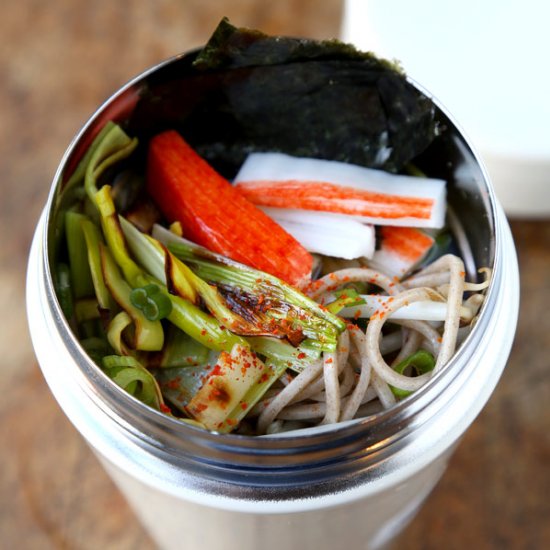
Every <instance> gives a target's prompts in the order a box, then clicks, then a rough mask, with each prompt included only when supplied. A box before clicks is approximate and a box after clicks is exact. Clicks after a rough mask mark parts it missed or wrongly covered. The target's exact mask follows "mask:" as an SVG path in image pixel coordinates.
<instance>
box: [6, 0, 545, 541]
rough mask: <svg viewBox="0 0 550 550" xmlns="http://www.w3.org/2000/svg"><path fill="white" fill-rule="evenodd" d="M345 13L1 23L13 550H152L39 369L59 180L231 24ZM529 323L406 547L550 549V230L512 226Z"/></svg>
mask: <svg viewBox="0 0 550 550" xmlns="http://www.w3.org/2000/svg"><path fill="white" fill-rule="evenodd" d="M340 10H341V1H340V0H328V1H327V0H324V1H323V2H315V1H314V0H302V1H299V0H279V1H278V2H269V3H267V2H261V1H258V0H239V2H230V1H228V0H224V1H220V2H206V1H204V0H200V1H199V0H179V1H178V0H157V1H155V2H141V1H139V0H127V1H124V2H109V1H107V0H96V1H95V2H84V1H83V0H72V1H71V0H52V1H50V2H42V1H41V0H18V1H15V0H8V2H7V3H4V4H3V10H2V17H0V75H1V78H2V86H1V87H0V120H1V124H0V152H1V157H0V159H1V160H0V182H1V183H0V186H1V189H2V192H3V193H2V199H1V200H0V231H1V235H2V238H1V239H0V308H1V311H2V312H3V315H2V324H1V331H0V357H1V361H0V365H1V367H0V368H1V373H2V376H0V395H1V396H2V399H0V441H1V442H2V445H1V447H0V466H1V467H0V533H1V537H0V548H6V549H13V548H15V549H19V548H21V549H25V550H26V549H29V550H34V549H37V550H38V549H40V550H42V549H50V548H51V549H70V550H88V549H90V550H92V549H97V548H109V549H110V548H114V549H117V550H118V549H121V550H126V549H128V550H130V549H137V550H146V549H151V548H153V544H152V543H151V541H150V540H149V539H148V537H147V535H146V534H145V533H144V531H143V529H142V528H141V526H140V525H139V524H138V522H137V521H136V519H135V518H134V516H133V514H132V512H131V510H130V509H129V507H128V505H127V504H126V503H125V501H124V500H123V498H122V497H121V496H120V494H119V492H118V491H117V489H116V488H115V487H114V486H113V484H112V482H111V481H110V480H109V479H108V478H107V476H106V474H105V473H104V472H103V470H102V469H101V467H100V466H99V464H98V463H97V461H96V459H95V457H94V456H93V454H92V452H91V451H90V449H89V448H88V447H87V445H86V444H85V443H84V442H83V440H82V439H81V438H80V436H79V435H78V434H77V433H76V431H75V429H74V428H73V427H72V425H71V424H70V423H69V421H68V420H67V419H66V418H65V416H64V415H63V414H62V413H61V411H60V409H59V408H58V406H57V404H56V403H55V401H54V399H53V397H52V396H51V394H50V392H49V390H48V388H47V386H46V384H45V382H44V380H43V378H42V375H41V374H40V372H39V370H38V367H37V366H36V363H35V360H34V356H33V353H32V349H31V345H30V340H29V337H28V333H27V328H26V320H25V312H24V308H23V303H24V272H25V265H26V257H27V253H28V248H29V244H30V239H31V236H32V232H33V229H34V225H35V223H36V220H37V217H38V215H39V212H40V209H41V208H42V205H43V204H44V201H45V199H46V196H47V193H48V190H49V184H50V181H51V179H52V177H53V174H54V171H55V168H56V166H57V164H58V162H59V160H60V158H61V156H62V154H63V151H64V149H65V148H66V147H67V145H68V143H69V142H70V140H71V138H72V136H73V135H74V134H75V133H76V131H77V130H78V128H79V127H80V126H81V124H82V123H83V122H84V121H85V120H86V118H87V117H88V116H89V115H90V114H91V113H92V112H93V111H94V109H95V108H96V106H97V105H98V104H100V103H101V102H102V101H103V100H104V99H105V98H106V97H108V96H109V95H110V94H111V93H112V92H113V91H114V90H116V89H117V88H118V87H119V86H120V85H121V84H123V83H124V82H125V81H127V80H128V79H130V78H131V77H132V76H134V75H135V74H137V73H139V72H141V71H142V70H144V69H145V68H147V67H149V66H151V65H153V64H155V63H157V62H158V61H160V60H162V59H164V58H166V57H169V56H171V55H174V54H176V53H178V52H180V51H184V50H187V49H189V48H192V47H195V46H198V45H200V44H201V43H203V42H204V41H205V40H206V39H207V37H208V35H209V33H210V32H211V30H212V29H213V28H214V27H215V25H216V23H217V21H218V20H219V18H220V17H221V16H222V15H228V16H229V17H230V18H231V19H232V20H233V21H234V22H235V23H237V24H240V25H246V26H251V27H257V28H262V29H263V30H265V31H266V32H269V33H283V34H290V35H305V36H312V37H318V38H326V37H331V36H336V35H338V32H339V17H340ZM512 229H513V233H514V237H515V239H516V243H517V246H518V252H519V259H520V265H521V276H522V294H521V298H522V309H521V316H520V323H519V328H518V335H517V338H516V342H515V344H514V347H513V350H512V356H511V360H510V363H509V365H508V367H507V369H506V371H505V374H504V376H503V379H502V381H501V383H500V384H499V386H498V388H497V390H496V392H495V394H494V396H493V398H492V399H491V401H490V402H489V404H488V406H487V407H486V408H485V409H484V411H483V412H482V413H481V415H480V417H479V418H478V419H477V421H476V422H475V423H474V425H473V426H472V428H471V429H470V430H469V431H468V432H467V434H466V435H465V437H464V439H463V441H462V443H461V445H460V446H459V448H458V450H457V452H456V454H455V455H454V457H453V459H452V460H451V464H450V466H449V470H448V472H447V473H446V475H445V476H444V478H443V480H442V482H441V483H440V484H439V485H438V487H437V488H436V490H435V491H434V493H433V494H432V495H431V496H430V498H429V500H428V502H427V504H426V506H425V507H424V508H423V509H422V511H421V512H420V514H419V516H418V517H417V518H416V520H415V521H414V522H413V524H412V525H411V526H410V527H409V528H408V529H407V531H406V532H405V533H404V535H403V536H402V537H401V539H400V541H399V544H398V546H397V547H398V548H400V549H406V550H409V549H410V550H413V549H426V550H432V549H433V550H435V549H440V548H450V549H453V548H465V547H468V546H469V547H472V548H476V549H487V550H497V549H498V550H500V549H501V548H518V549H523V548H525V549H533V550H537V549H539V548H548V547H550V523H549V522H548V518H549V517H550V507H549V501H550V499H549V495H550V477H549V474H548V465H549V464H550V435H549V430H548V428H549V426H550V408H549V403H550V374H549V366H550V365H549V363H550V359H549V358H550V340H549V339H548V334H549V333H550V316H549V315H548V311H547V310H548V306H549V305H550V277H549V275H548V274H549V273H550V223H549V222H519V221H518V222H514V223H513V224H512Z"/></svg>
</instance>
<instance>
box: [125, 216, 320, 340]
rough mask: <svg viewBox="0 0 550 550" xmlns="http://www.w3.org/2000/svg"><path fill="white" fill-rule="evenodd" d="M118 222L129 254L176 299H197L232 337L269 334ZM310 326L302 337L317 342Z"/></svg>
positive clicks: (176, 261) (173, 259) (157, 246)
mask: <svg viewBox="0 0 550 550" xmlns="http://www.w3.org/2000/svg"><path fill="white" fill-rule="evenodd" d="M119 222H120V227H121V228H122V231H123V233H124V235H125V237H126V240H127V242H128V246H129V248H130V250H131V252H132V253H133V255H134V256H135V257H136V258H137V260H138V262H139V263H140V264H141V265H142V266H143V267H144V268H145V269H146V270H148V271H149V273H150V274H151V275H155V276H157V277H159V278H161V277H162V279H163V280H166V277H169V278H170V280H171V284H172V286H174V287H175V288H176V289H177V290H178V294H180V295H183V296H185V295H188V294H192V295H193V296H194V297H196V296H200V298H201V299H202V300H203V302H204V304H205V305H206V308H207V309H208V310H209V311H210V312H211V313H212V314H213V315H214V317H216V319H217V320H218V321H219V322H220V323H222V324H223V325H224V326H226V327H228V328H229V329H230V330H231V331H232V332H234V333H237V334H241V335H246V336H249V335H250V336H255V335H258V334H266V332H269V329H268V328H265V325H267V324H268V323H267V322H265V323H262V320H261V319H260V320H259V321H258V323H254V322H252V321H249V320H247V319H244V318H243V317H242V316H240V315H238V314H236V313H235V312H234V311H232V310H231V309H230V308H229V307H228V305H227V303H226V301H225V299H224V297H223V296H222V295H221V294H220V292H219V290H218V289H217V288H216V287H215V286H214V285H210V284H208V283H207V282H206V281H204V280H203V279H201V278H200V277H199V276H198V275H197V274H196V273H195V272H193V271H192V270H191V269H189V267H188V266H187V265H186V264H184V263H183V262H182V261H181V260H179V259H178V258H177V257H175V256H174V255H173V254H172V253H171V252H170V251H169V250H168V249H166V248H165V247H164V246H163V245H162V244H160V243H159V242H158V241H157V240H156V239H154V238H152V237H150V236H148V235H145V234H144V233H141V231H139V230H138V229H136V228H135V227H134V226H133V225H132V224H131V223H130V222H128V221H127V220H125V219H124V218H123V217H119ZM166 266H168V267H166ZM164 270H165V271H164ZM163 271H164V275H163ZM190 299H191V298H190ZM192 301H195V300H192ZM283 309H284V312H281V313H280V314H279V318H281V319H286V318H287V311H286V308H283ZM273 316H274V314H273V313H272V315H271V317H269V316H268V315H263V317H264V318H265V319H266V321H269V320H270V318H273ZM312 324H313V323H310V326H308V327H307V329H306V330H304V334H305V335H306V336H309V337H312V338H317V337H318V333H317V332H315V331H314V330H313V329H312V328H311V325H312Z"/></svg>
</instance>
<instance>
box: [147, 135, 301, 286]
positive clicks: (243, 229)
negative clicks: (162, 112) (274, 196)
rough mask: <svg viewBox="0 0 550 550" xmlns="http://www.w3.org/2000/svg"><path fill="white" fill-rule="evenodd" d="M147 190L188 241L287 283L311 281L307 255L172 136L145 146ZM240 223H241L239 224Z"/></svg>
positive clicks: (160, 138) (295, 242) (175, 136)
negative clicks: (147, 150)
mask: <svg viewBox="0 0 550 550" xmlns="http://www.w3.org/2000/svg"><path fill="white" fill-rule="evenodd" d="M147 181H148V183H147V189H148V191H149V193H150V194H151V196H152V197H153V199H154V200H155V202H156V203H157V205H158V206H159V208H160V210H161V211H162V212H163V214H164V215H165V216H166V217H167V218H168V221H170V222H173V221H179V222H180V223H181V225H182V228H183V231H184V233H185V235H186V236H187V237H188V238H190V239H192V240H193V241H195V242H197V243H198V244H201V245H203V246H206V247H207V248H210V249H211V250H214V251H215V252H218V253H220V254H224V255H226V256H229V257H230V258H233V259H235V260H237V261H239V262H242V263H244V264H247V265H250V266H252V267H255V268H257V269H260V270H262V271H266V272H268V273H271V274H273V275H276V276H277V277H280V278H281V279H283V280H285V281H287V282H289V283H290V284H294V285H296V284H299V283H303V282H307V281H308V280H309V278H310V276H311V266H312V258H311V256H310V254H309V253H308V252H307V251H306V250H305V249H304V248H303V247H302V246H301V245H300V244H299V243H298V242H297V241H296V240H295V239H294V238H293V237H292V236H290V235H289V234H288V233H287V232H286V231H284V230H283V229H282V228H281V227H280V226H279V225H277V224H276V223H274V222H273V221H272V220H271V219H270V218H269V217H268V216H266V215H265V214H264V213H262V212H261V211H259V210H258V209H257V208H256V207H255V206H254V205H252V204H251V203H250V202H249V201H248V200H246V199H245V198H244V197H243V196H242V195H241V193H240V192H239V191H237V190H236V189H235V188H234V187H232V186H231V184H230V183H229V182H228V181H227V180H225V179H224V178H223V177H222V176H220V175H219V174H218V173H217V172H216V171H215V170H214V169H213V168H211V167H210V166H209V165H208V164H207V163H206V162H205V161H204V160H203V159H202V158H201V157H200V156H199V155H197V153H196V152H195V151H193V149H191V147H190V146H189V145H188V144H187V143H186V142H185V141H184V139H183V138H182V137H181V136H180V135H179V134H178V133H177V132H174V131H167V132H164V133H162V134H159V135H157V136H155V137H154V138H153V139H152V140H151V142H150V144H149V156H148V164H147ZM245 220H246V222H245Z"/></svg>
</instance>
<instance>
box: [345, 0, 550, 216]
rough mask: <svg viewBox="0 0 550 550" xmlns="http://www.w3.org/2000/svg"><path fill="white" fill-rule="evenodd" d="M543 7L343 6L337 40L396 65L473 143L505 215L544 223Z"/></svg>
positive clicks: (367, 1) (548, 88)
mask: <svg viewBox="0 0 550 550" xmlns="http://www.w3.org/2000/svg"><path fill="white" fill-rule="evenodd" d="M549 20H550V3H547V2H544V1H542V0H522V1H519V0H485V1H482V2H479V1H477V0H461V1H460V2H458V1H447V2H442V1H441V0H416V1H414V2H411V1H410V0H346V3H345V12H344V20H343V28H342V39H343V40H344V41H346V42H352V43H354V44H355V45H356V46H357V47H358V48H360V49H362V50H369V51H373V52H375V53H376V54H378V55H380V56H383V57H386V58H389V59H397V60H399V61H400V62H401V64H402V66H403V68H404V69H405V71H406V73H407V74H408V75H409V76H411V77H412V78H413V79H414V80H416V81H417V82H419V83H420V84H421V85H422V86H424V87H425V88H426V89H427V90H429V92H430V93H432V94H433V95H434V96H435V97H436V98H437V99H438V100H439V101H440V102H441V103H442V104H443V105H444V106H445V107H446V108H447V109H448V111H449V112H450V113H451V115H452V116H453V117H454V118H455V119H456V121H458V124H459V125H460V126H461V127H462V128H463V129H464V130H465V133H466V134H467V135H468V136H469V137H470V138H471V140H472V142H473V144H474V146H475V147H476V149H477V150H478V151H479V152H480V154H481V156H482V158H483V161H484V163H485V165H486V167H487V168H488V170H489V174H490V176H491V179H492V182H493V185H494V186H495V189H496V192H497V195H498V197H499V199H500V201H501V203H502V204H503V206H504V208H505V210H506V212H507V214H508V215H512V216H514V215H515V216H522V217H546V216H548V215H550V71H548V69H547V67H548V55H549V54H550V33H549V32H548V21H549Z"/></svg>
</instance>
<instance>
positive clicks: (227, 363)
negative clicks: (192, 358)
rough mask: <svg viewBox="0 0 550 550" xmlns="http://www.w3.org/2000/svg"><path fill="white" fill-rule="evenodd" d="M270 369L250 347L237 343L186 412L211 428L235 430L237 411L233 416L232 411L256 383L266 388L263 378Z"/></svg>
mask: <svg viewBox="0 0 550 550" xmlns="http://www.w3.org/2000/svg"><path fill="white" fill-rule="evenodd" d="M268 370H270V369H269V367H267V366H266V365H265V364H264V363H263V362H262V361H261V360H260V359H259V358H258V357H257V356H256V354H255V353H253V352H252V351H251V350H250V349H249V348H248V347H243V346H240V345H239V344H237V345H235V346H234V347H233V349H232V350H231V353H227V352H222V353H220V355H219V357H218V361H217V362H216V366H215V367H214V369H213V370H212V371H211V372H210V374H209V375H208V377H207V378H206V379H205V380H204V383H203V384H202V386H201V388H200V389H199V390H198V391H197V392H196V393H195V395H194V396H193V398H192V399H191V401H190V402H189V403H188V405H187V407H186V411H187V413H188V414H189V415H190V416H192V417H193V418H194V419H195V420H198V421H199V422H202V423H203V424H204V425H205V426H206V427H207V428H208V429H209V430H212V431H217V432H230V431H232V430H233V429H234V428H235V427H236V426H237V425H238V420H237V416H238V413H236V416H235V417H234V418H231V415H232V413H233V412H234V411H235V408H236V407H239V406H240V404H241V403H242V400H243V398H245V396H246V394H247V393H248V392H249V391H251V390H252V389H253V388H254V387H255V386H257V385H259V386H260V391H265V389H264V388H263V386H264V385H263V381H264V379H266V378H267V377H268V374H267V371H268ZM247 410H248V406H247V405H246V404H243V405H241V412H242V413H244V414H246V411H247ZM244 414H242V416H244ZM239 420H240V418H239Z"/></svg>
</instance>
